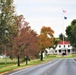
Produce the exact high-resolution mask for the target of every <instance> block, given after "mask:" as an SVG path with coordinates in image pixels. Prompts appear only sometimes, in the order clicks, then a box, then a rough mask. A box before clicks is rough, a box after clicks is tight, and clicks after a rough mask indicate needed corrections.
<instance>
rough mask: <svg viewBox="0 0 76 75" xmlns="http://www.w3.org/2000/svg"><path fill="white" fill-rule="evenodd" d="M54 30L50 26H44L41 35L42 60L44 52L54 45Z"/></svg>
mask: <svg viewBox="0 0 76 75" xmlns="http://www.w3.org/2000/svg"><path fill="white" fill-rule="evenodd" d="M53 33H54V31H53V30H52V29H51V28H50V27H45V26H43V27H42V29H41V33H40V35H39V48H40V51H41V60H43V52H44V50H45V48H47V47H53V45H54V36H53Z"/></svg>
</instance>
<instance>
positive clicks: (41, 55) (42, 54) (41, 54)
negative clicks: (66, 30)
mask: <svg viewBox="0 0 76 75" xmlns="http://www.w3.org/2000/svg"><path fill="white" fill-rule="evenodd" d="M43 52H44V51H41V61H43Z"/></svg>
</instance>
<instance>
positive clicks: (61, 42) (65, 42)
mask: <svg viewBox="0 0 76 75" xmlns="http://www.w3.org/2000/svg"><path fill="white" fill-rule="evenodd" d="M58 44H63V41H60V42H59V43H58ZM64 44H70V42H68V41H64Z"/></svg>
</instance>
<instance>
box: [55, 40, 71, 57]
mask: <svg viewBox="0 0 76 75" xmlns="http://www.w3.org/2000/svg"><path fill="white" fill-rule="evenodd" d="M55 53H56V54H59V55H68V54H72V46H71V45H70V42H67V41H64V42H63V41H61V42H59V43H58V45H57V47H56V49H55Z"/></svg>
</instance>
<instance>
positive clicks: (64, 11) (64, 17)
mask: <svg viewBox="0 0 76 75" xmlns="http://www.w3.org/2000/svg"><path fill="white" fill-rule="evenodd" d="M62 11H63V14H62V20H63V46H64V41H65V40H64V36H65V29H64V19H67V17H66V16H65V15H64V14H65V13H66V12H67V11H66V10H64V9H63V8H62ZM63 48H64V47H63Z"/></svg>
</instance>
